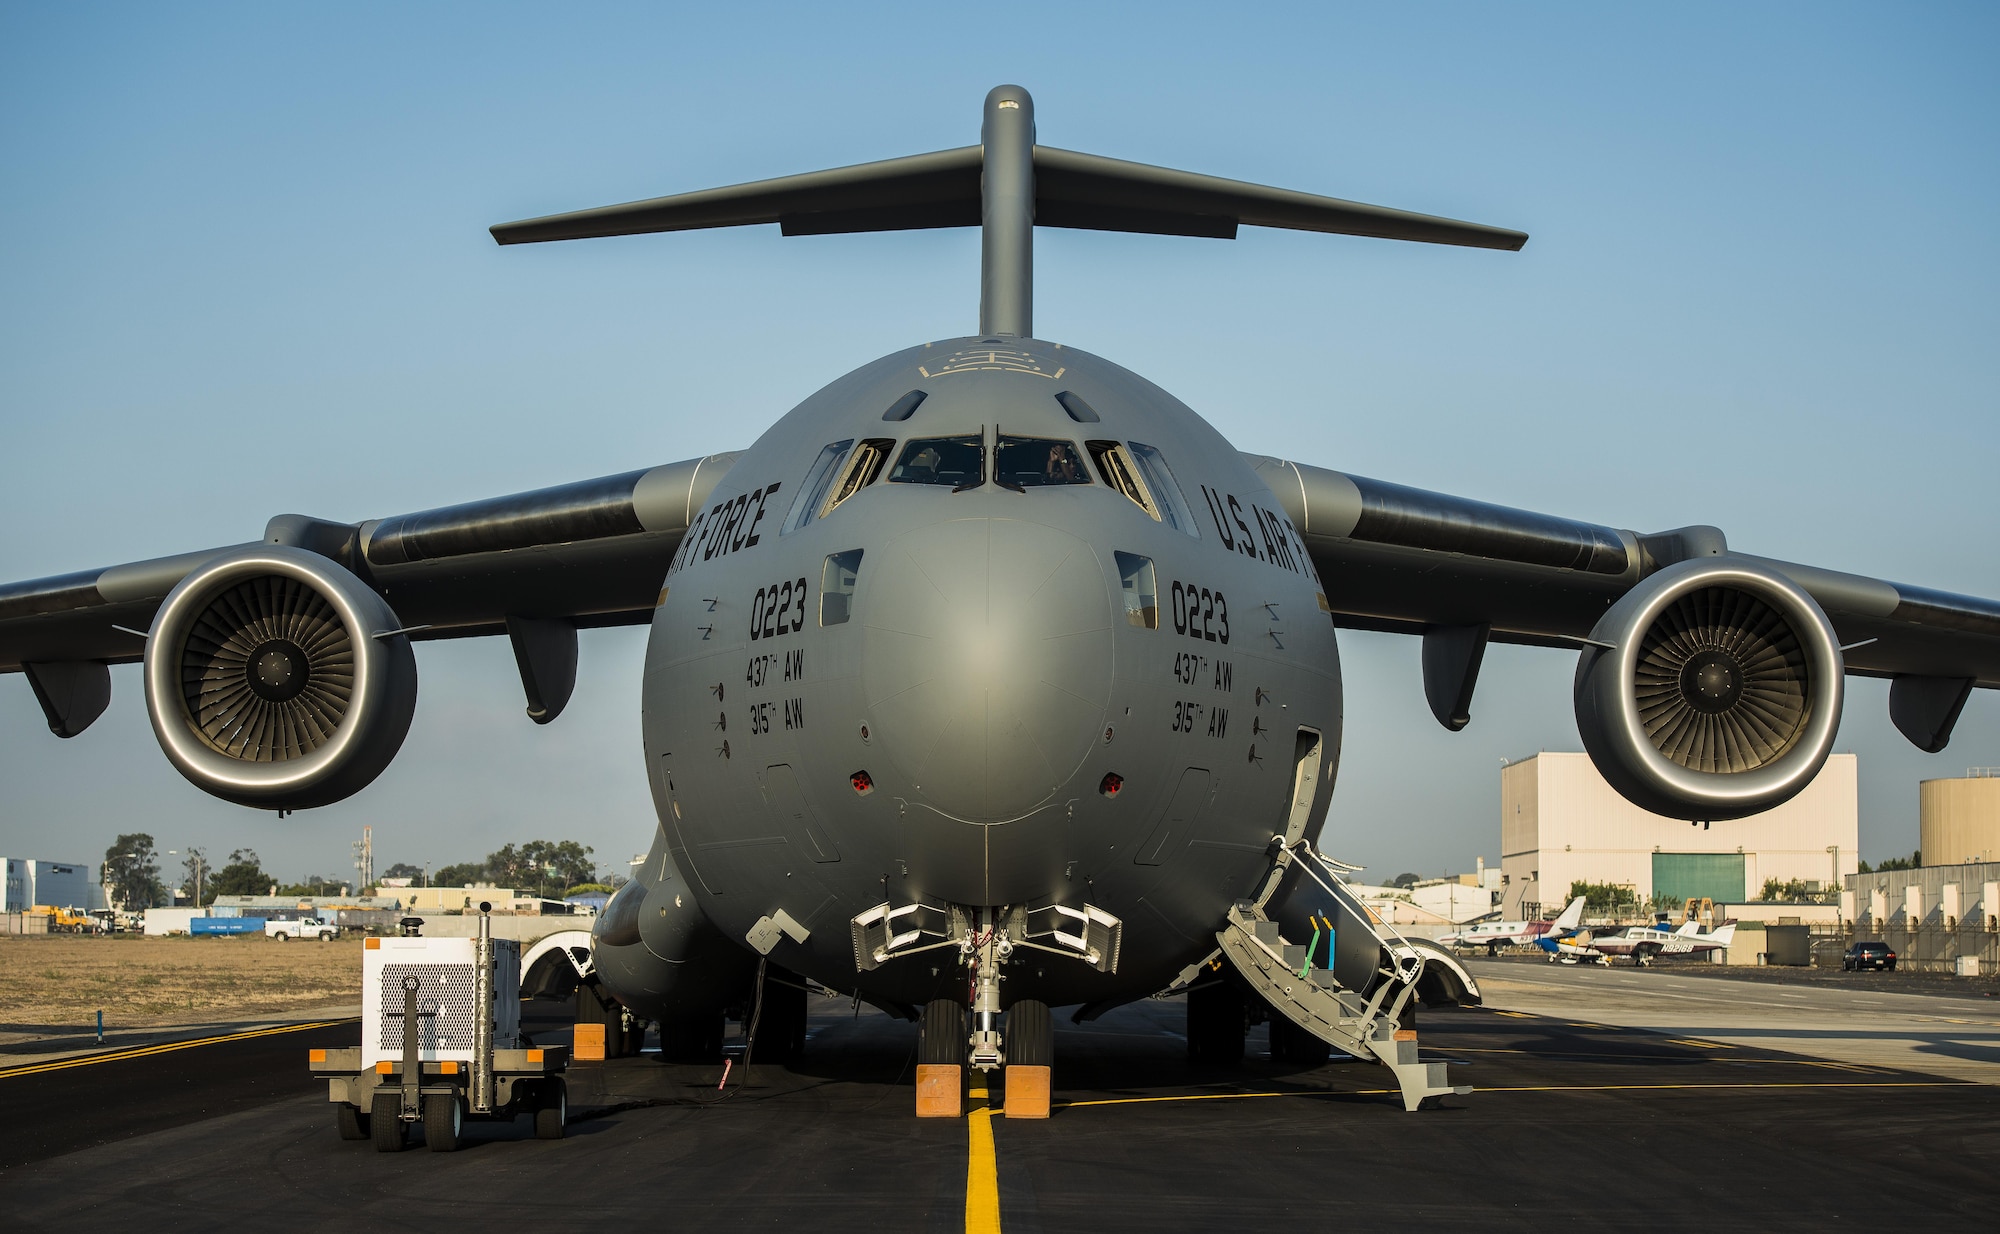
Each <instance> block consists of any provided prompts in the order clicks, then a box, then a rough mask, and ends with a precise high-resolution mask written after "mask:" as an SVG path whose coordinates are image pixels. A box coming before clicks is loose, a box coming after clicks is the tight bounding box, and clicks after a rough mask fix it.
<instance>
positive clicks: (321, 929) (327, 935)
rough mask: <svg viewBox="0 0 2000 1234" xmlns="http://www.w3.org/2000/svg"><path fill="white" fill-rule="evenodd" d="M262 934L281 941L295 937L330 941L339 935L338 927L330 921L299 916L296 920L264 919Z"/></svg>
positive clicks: (287, 940)
mask: <svg viewBox="0 0 2000 1234" xmlns="http://www.w3.org/2000/svg"><path fill="white" fill-rule="evenodd" d="M264 936H265V937H266V938H275V939H277V940H278V941H279V942H281V943H283V942H289V941H291V940H292V939H295V938H317V939H319V940H320V941H322V942H328V943H330V942H332V941H333V940H334V939H336V938H339V937H340V927H339V926H337V925H335V924H333V923H332V922H331V921H321V920H320V919H319V918H317V917H301V918H299V919H298V920H297V921H266V922H265V923H264Z"/></svg>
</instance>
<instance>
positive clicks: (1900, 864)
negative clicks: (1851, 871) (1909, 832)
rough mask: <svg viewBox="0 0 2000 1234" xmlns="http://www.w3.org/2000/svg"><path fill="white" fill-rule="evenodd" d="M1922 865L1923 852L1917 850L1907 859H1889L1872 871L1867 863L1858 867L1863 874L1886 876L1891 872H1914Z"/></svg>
mask: <svg viewBox="0 0 2000 1234" xmlns="http://www.w3.org/2000/svg"><path fill="white" fill-rule="evenodd" d="M1923 864H1924V850H1922V849H1918V850H1917V851H1916V852H1914V853H1911V854H1910V855H1909V856H1907V857H1891V858H1889V859H1888V860H1887V861H1884V862H1882V863H1881V864H1879V865H1877V866H1875V867H1874V868H1873V869H1872V870H1871V869H1870V868H1869V866H1868V863H1867V862H1865V861H1864V862H1862V863H1861V865H1860V870H1861V872H1862V873H1863V874H1886V873H1888V872H1889V871H1891V870H1914V869H1916V868H1917V867H1919V866H1921V865H1923Z"/></svg>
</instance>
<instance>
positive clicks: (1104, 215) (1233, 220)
mask: <svg viewBox="0 0 2000 1234" xmlns="http://www.w3.org/2000/svg"><path fill="white" fill-rule="evenodd" d="M981 168H982V150H981V148H980V147H978V146H963V147H960V148H959V149H956V150H939V151H936V152H935V153H931V154H915V155H910V156H909V157H907V158H899V159H885V160H883V161H881V162H877V163H860V164H856V165H854V166H851V167H836V168H833V169H831V170H828V171H815V172H807V173H805V174H803V175H797V176H782V177H779V178H778V179H775V180H758V181H754V182H752V183H749V184H738V185H734V186H731V187H728V188H719V189H703V190H700V191H698V192H693V193H679V194H676V195H674V196H672V197H655V198H652V199H650V200H647V201H634V202H628V203H626V204H624V205H618V206H604V207H600V208H598V209H595V210H579V211H576V212H574V213H570V214H552V215H549V216H547V217H545V218H537V219H526V220H523V221H521V222H518V223H501V224H498V225H496V226H495V227H493V228H492V232H493V238H494V239H495V240H497V241H499V242H500V243H501V244H532V243H536V242H539V241H544V240H580V239H586V238H590V237H595V236H627V235H641V234H645V233H649V232H659V231H691V230H695V229H699V228H705V227H740V226H747V225H749V224H753V223H776V224H778V225H779V227H780V228H781V229H782V230H783V231H784V234H786V235H788V236H798V235H827V234H833V233H839V232H862V231H907V230H913V229H919V228H931V227H977V226H979V224H980V221H981V215H980V210H981V204H980V176H981ZM1034 180H1035V223H1036V224H1037V225H1038V226H1042V227H1071V228H1082V229H1086V230H1092V231H1126V232H1142V233H1147V234H1152V235H1174V236H1208V237H1212V238H1217V239H1234V238H1235V236H1236V229H1237V228H1238V227H1239V226H1246V225H1247V226H1252V227H1283V228H1289V229H1291V230H1295V231H1318V232H1328V233H1333V234H1338V235H1350V236H1375V237H1379V238H1382V239H1388V240H1414V241H1421V242H1423V243H1427V244H1455V245H1462V246H1466V247H1471V248H1488V249H1506V250H1509V251H1514V250H1518V249H1519V248H1520V247H1521V246H1522V245H1523V244H1526V243H1527V241H1528V237H1527V234H1526V233H1524V232H1519V231H1510V230H1508V229H1506V228H1502V227H1487V226H1484V225H1482V224H1479V223H1464V222H1459V221H1458V220H1456V219H1447V218H1438V217H1435V216H1433V215H1428V214H1414V213H1411V212H1410V211H1407V210H1392V209H1389V208H1388V207H1386V206H1370V205H1364V204H1362V203H1360V202H1353V201H1342V200H1340V199H1339V198H1335V197H1320V196H1316V195H1314V194H1312V193H1300V192H1295V191H1293V190H1291V189H1278V188H1270V187H1267V186H1265V185H1261V184H1250V183H1247V182H1245V181H1242V180H1225V179H1222V178H1220V177H1217V176H1204V175H1198V174H1196V173H1194V172H1189V171H1175V170H1173V169H1171V168H1166V167H1153V166H1149V165H1147V164H1145V163H1128V162H1126V161H1124V160H1122V159H1109V158H1103V157H1101V156H1099V155H1095V154H1079V153H1077V152H1076V151H1073V150H1058V149H1056V148H1054V147H1052V146H1036V147H1035V148H1034Z"/></svg>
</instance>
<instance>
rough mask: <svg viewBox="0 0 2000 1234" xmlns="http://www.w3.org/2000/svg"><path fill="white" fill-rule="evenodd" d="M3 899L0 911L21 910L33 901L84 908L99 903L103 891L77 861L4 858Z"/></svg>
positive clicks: (58, 906) (79, 909)
mask: <svg viewBox="0 0 2000 1234" xmlns="http://www.w3.org/2000/svg"><path fill="white" fill-rule="evenodd" d="M5 861H6V863H7V893H6V894H7V903H6V907H5V908H4V909H0V912H9V913H25V912H27V911H28V910H29V909H31V908H33V907H34V906H35V905H37V904H48V905H52V906H54V907H56V908H68V909H75V910H76V911H78V912H88V911H89V910H91V909H93V908H97V907H100V906H101V905H102V904H103V901H104V895H103V892H102V891H101V890H100V889H99V888H98V887H97V885H96V883H95V881H94V880H93V879H92V878H91V876H90V867H89V866H87V865H85V864H83V863H82V862H80V861H32V860H27V859H24V858H20V857H8V858H5Z"/></svg>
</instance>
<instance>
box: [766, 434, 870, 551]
mask: <svg viewBox="0 0 2000 1234" xmlns="http://www.w3.org/2000/svg"><path fill="white" fill-rule="evenodd" d="M853 445H854V438H852V437H849V438H848V439H847V440H845V441H836V442H834V443H833V444H832V445H830V446H828V447H827V448H826V449H824V450H821V451H820V452H819V457H818V458H816V459H814V460H813V465H812V467H811V469H810V470H808V471H807V472H806V482H805V484H804V485H802V486H800V488H799V495H798V496H797V497H795V498H793V499H792V510H791V513H789V514H787V515H786V516H785V526H784V529H783V531H782V532H781V533H780V534H783V535H790V534H791V533H792V532H794V531H797V530H798V529H799V528H801V527H803V526H805V525H806V524H807V523H810V522H812V521H813V520H814V519H816V518H818V517H819V508H820V506H821V505H823V504H824V503H825V502H826V492H827V490H828V489H830V488H832V487H833V478H834V476H835V475H836V474H838V472H839V468H840V460H841V459H843V458H846V457H847V452H848V450H849V449H851V448H852V447H853Z"/></svg>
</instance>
